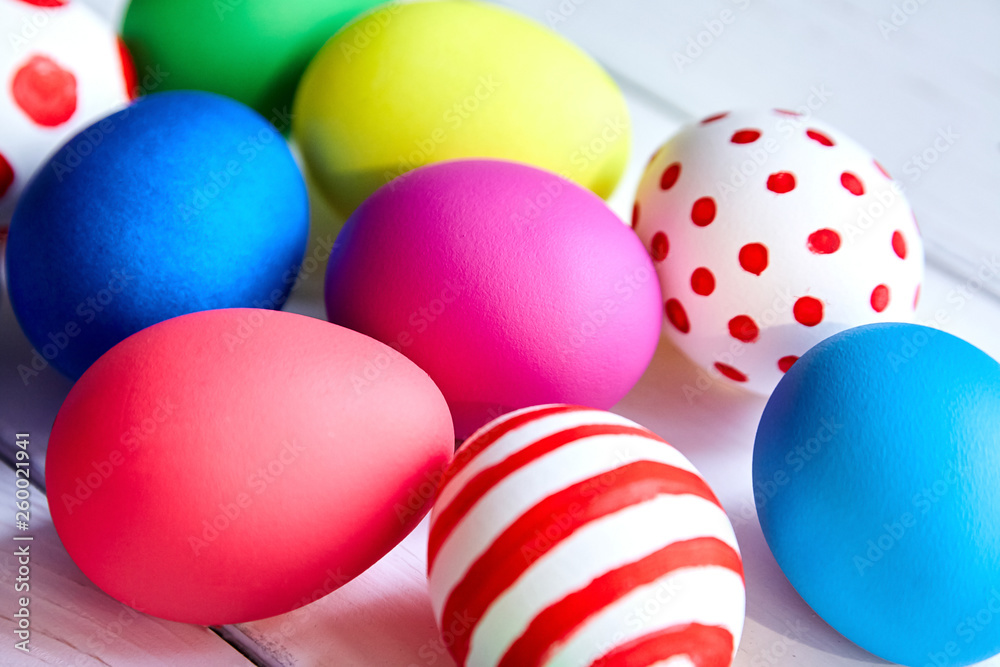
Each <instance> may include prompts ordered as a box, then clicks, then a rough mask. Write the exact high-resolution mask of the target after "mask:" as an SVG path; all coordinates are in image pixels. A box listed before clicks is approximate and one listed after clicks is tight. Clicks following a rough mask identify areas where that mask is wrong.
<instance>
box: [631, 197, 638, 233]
mask: <svg viewBox="0 0 1000 667" xmlns="http://www.w3.org/2000/svg"><path fill="white" fill-rule="evenodd" d="M638 226H639V202H636V203H634V204H632V229H635V228H636V227H638Z"/></svg>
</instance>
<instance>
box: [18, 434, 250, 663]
mask: <svg viewBox="0 0 1000 667" xmlns="http://www.w3.org/2000/svg"><path fill="white" fill-rule="evenodd" d="M28 451H29V452H30V454H31V455H32V456H34V455H35V454H36V452H34V451H33V447H32V445H31V444H29V447H28ZM14 491H15V487H14V472H13V470H11V469H10V468H8V467H6V466H3V467H0V498H3V508H4V512H3V515H2V516H3V518H2V520H0V544H2V545H3V546H2V548H0V591H2V592H0V637H2V639H0V642H2V643H0V665H3V666H4V667H28V666H33V665H72V666H73V667H91V666H92V665H114V666H115V667H132V666H133V665H143V666H149V667H153V666H154V665H155V666H157V667H168V666H169V667H173V666H174V665H219V666H220V667H226V666H233V667H241V666H245V665H247V661H246V659H245V658H244V657H243V656H242V655H240V654H239V653H238V652H237V651H236V650H235V649H234V648H233V647H232V646H230V645H229V644H227V643H226V642H224V641H222V640H221V639H220V638H219V637H217V636H216V635H215V634H214V633H212V632H211V631H209V630H208V629H207V628H203V627H199V626H195V625H186V624H184V623H172V622H169V621H163V620H160V619H157V618H152V617H150V616H146V615H145V614H142V613H140V612H137V611H135V610H134V609H132V608H130V607H128V606H126V605H123V604H122V603H120V602H117V601H116V600H114V599H112V598H110V597H108V596H107V595H105V594H104V593H103V592H101V591H100V590H98V589H97V587H96V586H94V585H93V584H92V583H90V581H89V580H88V579H87V578H86V577H85V576H84V575H83V573H82V572H80V570H79V569H78V568H77V567H76V565H74V564H73V561H72V560H70V557H69V555H68V554H67V553H66V550H65V549H64V548H63V546H62V543H60V542H59V537H58V536H57V535H56V532H55V529H54V528H53V527H52V520H51V517H50V516H49V510H48V504H47V503H46V501H45V497H44V496H43V495H41V493H39V492H38V491H35V490H34V489H33V490H32V496H31V514H30V521H29V529H28V530H27V531H19V530H16V528H15V525H14V508H13V502H14ZM24 536H30V537H32V538H33V539H32V540H30V541H15V540H14V538H15V537H24ZM24 546H27V547H28V554H29V556H28V561H29V562H28V567H29V570H30V571H29V573H28V574H27V575H24V574H23V573H19V569H20V567H21V565H22V563H21V562H19V559H20V558H21V556H19V555H15V550H16V549H19V548H21V547H24ZM17 579H21V580H22V581H20V582H16V580H17ZM15 583H20V584H27V585H28V586H29V587H30V589H29V590H28V591H21V592H15V589H14V586H15ZM20 596H28V597H29V599H30V603H29V605H28V610H29V614H30V615H29V620H30V624H31V625H30V631H31V636H30V649H31V650H30V652H29V653H28V654H24V653H22V652H21V651H18V650H16V649H15V648H13V645H14V642H15V641H16V639H15V636H14V629H15V624H16V623H17V621H18V620H19V619H15V618H14V616H13V615H14V613H15V611H16V609H17V605H16V600H17V598H18V597H20Z"/></svg>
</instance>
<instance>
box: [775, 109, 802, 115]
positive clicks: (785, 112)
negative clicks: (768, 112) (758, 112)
mask: <svg viewBox="0 0 1000 667" xmlns="http://www.w3.org/2000/svg"><path fill="white" fill-rule="evenodd" d="M774 113H780V114H781V115H782V116H801V115H802V114H800V113H799V112H798V111H789V110H788V109H775V110H774Z"/></svg>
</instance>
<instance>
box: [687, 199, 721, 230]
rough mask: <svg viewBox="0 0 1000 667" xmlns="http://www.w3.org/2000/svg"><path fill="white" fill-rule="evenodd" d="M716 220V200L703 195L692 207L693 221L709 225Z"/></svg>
mask: <svg viewBox="0 0 1000 667" xmlns="http://www.w3.org/2000/svg"><path fill="white" fill-rule="evenodd" d="M713 220H715V200H714V199H712V198H711V197H702V198H701V199H699V200H698V201H696V202H695V203H694V206H692V207H691V222H693V223H694V224H696V225H698V226H699V227H707V226H708V225H710V224H712V221H713Z"/></svg>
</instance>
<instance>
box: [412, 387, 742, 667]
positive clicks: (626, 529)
mask: <svg viewBox="0 0 1000 667" xmlns="http://www.w3.org/2000/svg"><path fill="white" fill-rule="evenodd" d="M427 563H428V577H429V582H430V593H431V602H432V604H433V606H434V613H435V617H436V618H437V621H438V624H439V626H440V628H441V632H442V637H441V639H442V643H443V644H444V645H445V646H447V647H448V649H449V651H450V653H451V654H452V656H453V657H454V658H455V661H456V662H457V663H458V664H459V665H462V666H465V665H470V666H472V665H475V666H476V667H493V666H496V667H524V666H525V665H536V666H537V667H550V666H551V667H554V666H556V665H602V666H604V665H606V666H608V667H611V666H613V665H619V666H621V665H652V664H657V665H661V664H675V661H676V660H679V661H680V662H679V663H676V664H689V663H688V662H687V660H690V661H691V662H693V663H694V664H696V665H704V666H708V665H711V666H713V667H716V666H717V667H726V666H728V665H730V664H731V663H732V660H733V656H734V655H735V653H736V647H737V645H738V644H739V640H740V634H741V632H742V629H743V621H744V602H745V598H746V594H745V588H744V581H743V563H742V559H741V557H740V553H739V547H738V546H737V543H736V536H735V535H734V533H733V529H732V526H731V524H730V523H729V519H728V518H727V517H726V513H725V512H724V511H723V510H722V507H721V506H720V505H719V501H718V500H717V499H716V497H715V494H714V493H713V492H712V490H711V489H710V488H709V486H708V484H707V483H706V482H705V480H704V479H703V478H702V477H701V475H700V474H699V473H698V471H697V470H695V468H694V466H692V465H691V463H690V462H689V461H688V460H687V459H686V458H684V456H683V455H681V454H680V452H678V451H677V450H676V449H674V448H673V447H671V446H670V445H668V444H667V443H666V442H664V441H663V440H661V439H660V438H658V437H657V436H656V435H655V434H653V433H651V432H650V431H648V430H646V429H645V428H643V427H641V426H639V425H638V424H636V423H635V422H632V421H629V420H628V419H625V418H624V417H620V416H618V415H614V414H611V413H608V412H602V411H600V410H590V409H586V408H579V407H574V406H569V405H547V406H538V407H534V408H528V409H526V410H522V411H519V412H515V413H512V414H509V415H506V416H504V417H501V418H500V419H498V420H496V421H494V422H492V423H490V424H489V425H488V426H486V427H485V428H483V429H482V430H480V431H478V432H477V433H476V434H474V435H473V436H472V437H471V438H469V440H468V441H466V442H465V443H464V444H463V445H462V447H461V448H460V449H459V450H458V453H457V454H456V456H455V460H454V461H453V462H452V464H451V465H450V466H449V467H448V469H447V470H446V471H445V474H444V477H443V480H442V484H441V488H440V490H439V492H438V498H437V500H436V501H435V503H434V510H433V511H432V513H431V524H430V536H429V540H428V550H427Z"/></svg>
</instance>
